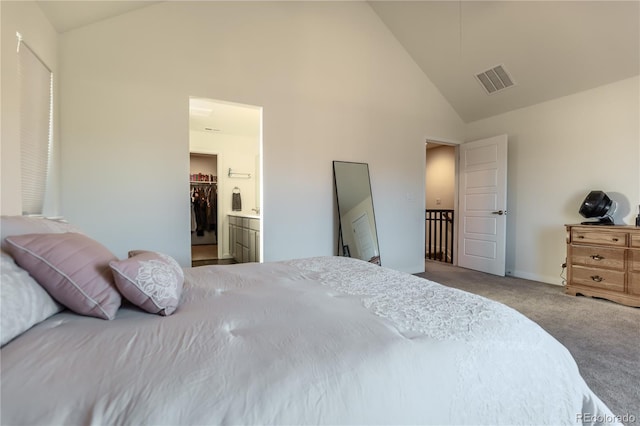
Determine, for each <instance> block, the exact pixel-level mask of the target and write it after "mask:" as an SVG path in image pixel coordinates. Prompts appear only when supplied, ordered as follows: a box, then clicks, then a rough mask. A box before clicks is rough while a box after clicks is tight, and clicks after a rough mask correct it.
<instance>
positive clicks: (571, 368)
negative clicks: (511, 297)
mask: <svg viewBox="0 0 640 426" xmlns="http://www.w3.org/2000/svg"><path fill="white" fill-rule="evenodd" d="M3 256H4V254H3ZM182 273H183V274H184V282H183V287H182V291H181V294H180V298H179V299H180V300H179V304H178V306H176V309H175V311H174V312H173V313H171V314H170V315H166V316H163V315H154V314H151V313H149V312H148V311H146V310H143V309H141V308H140V307H138V306H136V305H134V304H131V303H128V302H126V300H125V301H123V303H122V305H121V306H120V307H119V308H118V310H117V313H116V315H115V317H114V318H113V319H111V320H105V319H100V318H96V317H91V316H86V315H79V314H77V313H75V312H72V311H70V310H69V309H63V307H62V306H60V308H59V312H57V313H54V314H52V315H50V316H48V317H47V318H46V319H44V320H42V321H40V322H38V323H37V324H35V325H33V326H32V327H30V328H29V329H28V330H26V331H24V332H23V333H21V334H20V335H18V336H16V337H15V338H13V339H12V340H11V341H9V342H7V343H6V344H5V345H4V346H3V347H2V349H1V353H0V355H1V357H2V363H1V372H0V374H1V378H2V382H1V383H2V411H1V423H2V424H4V425H19V424H30V425H32V424H39V425H43V424H51V425H62V424H65V425H75V424H101V425H111V424H133V425H143V424H148V425H209V424H233V425H255V424H261V425H262V424H278V425H298V424H440V425H444V424H473V425H479V424H490V425H497V424H510V425H512V424H553V425H556V424H572V425H574V424H581V423H583V424H598V423H611V424H616V423H617V420H618V419H617V417H616V416H614V414H613V413H611V411H610V410H609V409H608V408H607V407H606V406H605V404H603V403H602V401H601V400H600V399H599V398H598V397H597V396H596V395H594V394H593V392H592V391H591V390H590V389H589V388H588V386H587V385H586V383H585V382H584V380H583V379H582V377H581V376H580V373H579V371H578V368H577V366H576V363H575V361H574V360H573V358H572V356H571V355H570V353H569V352H568V351H567V349H566V348H565V347H564V346H562V345H561V344H560V343H559V342H558V341H556V340H555V339H554V338H553V337H551V336H550V335H549V334H547V333H546V332H545V331H544V330H542V329H541V328H540V327H539V326H538V325H537V324H535V323H534V322H532V321H530V320H528V319H527V318H525V317H524V316H523V315H521V314H519V313H518V312H516V311H514V310H512V309H510V308H508V307H507V306H504V305H502V304H499V303H497V302H493V301H490V300H488V299H485V298H482V297H479V296H476V295H472V294H469V293H466V292H463V291H459V290H455V289H451V288H448V287H445V286H442V285H440V284H437V283H435V282H431V281H428V280H425V279H422V278H419V277H416V276H412V275H409V274H405V273H401V272H397V271H394V270H391V269H387V268H384V267H379V266H376V265H373V264H370V263H367V262H364V261H360V260H355V259H350V258H344V257H316V258H308V259H296V260H289V261H282V262H272V263H263V264H257V263H249V264H238V265H225V266H217V265H216V266H201V267H196V268H185V269H184V270H183V271H182ZM3 276H4V271H3ZM3 286H4V283H3ZM4 303H5V300H4V296H3V304H4ZM3 307H4V306H3ZM3 327H4V325H3Z"/></svg>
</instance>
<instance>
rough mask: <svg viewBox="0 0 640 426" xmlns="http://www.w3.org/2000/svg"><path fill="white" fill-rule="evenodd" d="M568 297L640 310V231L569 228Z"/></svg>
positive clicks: (619, 227) (607, 228)
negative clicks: (588, 297) (581, 297)
mask: <svg viewBox="0 0 640 426" xmlns="http://www.w3.org/2000/svg"><path fill="white" fill-rule="evenodd" d="M566 228H567V287H566V292H567V294H572V295H574V296H575V295H578V294H582V295H584V296H592V297H601V298H603V299H608V300H611V301H614V302H617V303H621V304H623V305H628V306H636V307H640V228H639V227H636V226H626V225H622V226H600V225H566Z"/></svg>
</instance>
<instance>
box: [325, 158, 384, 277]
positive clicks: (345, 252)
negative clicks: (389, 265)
mask: <svg viewBox="0 0 640 426" xmlns="http://www.w3.org/2000/svg"><path fill="white" fill-rule="evenodd" d="M337 165H354V166H360V167H364V172H365V173H366V180H367V182H366V188H367V189H368V194H366V195H365V196H364V198H362V200H363V201H364V200H366V199H367V198H369V200H370V211H371V215H372V218H371V219H369V225H370V226H369V229H370V231H371V236H372V237H373V240H372V241H371V242H372V243H373V245H374V247H373V251H374V255H373V256H371V257H370V258H368V259H363V258H360V257H358V256H352V253H351V251H352V250H350V248H349V245H348V244H345V238H344V235H343V229H344V226H343V214H344V215H346V214H348V213H349V212H351V211H352V210H349V211H348V212H346V211H345V212H342V213H341V211H340V201H341V200H340V192H341V191H339V188H338V186H339V176H338V175H339V174H340V173H339V172H336V166H337ZM362 174H363V177H364V173H362ZM333 183H334V188H335V192H336V204H337V208H338V249H337V255H338V256H340V255H341V254H340V253H342V256H345V257H355V258H359V259H361V260H364V261H367V262H370V263H373V264H376V265H379V266H382V262H381V260H380V242H379V240H378V227H377V223H376V214H375V209H374V204H373V194H372V191H371V177H370V174H369V164H368V163H358V162H353V161H338V160H334V161H333ZM360 186H364V182H361V185H360ZM342 195H343V199H342V204H343V209H344V205H345V200H344V193H343V194H342ZM361 202H362V201H359V203H361ZM347 205H348V204H347ZM368 207H369V206H367V207H365V209H364V212H363V214H362V215H365V214H367V213H368Z"/></svg>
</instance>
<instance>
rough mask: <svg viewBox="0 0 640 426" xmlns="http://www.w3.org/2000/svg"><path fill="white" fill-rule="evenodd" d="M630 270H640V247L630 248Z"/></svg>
mask: <svg viewBox="0 0 640 426" xmlns="http://www.w3.org/2000/svg"><path fill="white" fill-rule="evenodd" d="M629 270H630V271H638V272H640V249H638V250H629Z"/></svg>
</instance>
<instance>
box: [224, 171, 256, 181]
mask: <svg viewBox="0 0 640 426" xmlns="http://www.w3.org/2000/svg"><path fill="white" fill-rule="evenodd" d="M228 176H229V177H230V178H246V179H251V173H240V172H234V171H233V170H231V169H229V174H228Z"/></svg>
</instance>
